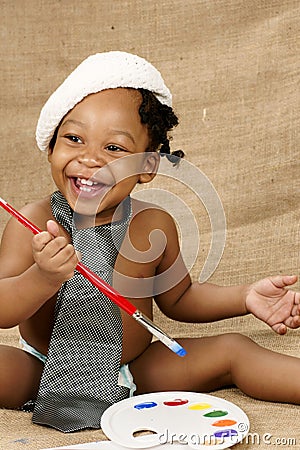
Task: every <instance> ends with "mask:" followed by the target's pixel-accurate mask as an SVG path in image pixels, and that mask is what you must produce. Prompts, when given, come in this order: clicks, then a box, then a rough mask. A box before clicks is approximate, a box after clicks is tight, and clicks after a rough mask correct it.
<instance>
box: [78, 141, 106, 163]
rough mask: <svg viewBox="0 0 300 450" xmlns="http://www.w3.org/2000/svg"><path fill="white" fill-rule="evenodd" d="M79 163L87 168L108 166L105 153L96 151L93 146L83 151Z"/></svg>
mask: <svg viewBox="0 0 300 450" xmlns="http://www.w3.org/2000/svg"><path fill="white" fill-rule="evenodd" d="M78 161H79V163H80V164H84V165H85V166H87V167H102V166H103V165H105V164H106V161H105V156H104V152H102V151H100V150H99V149H94V148H93V147H92V146H89V147H85V148H84V149H82V151H81V152H80V154H79V156H78Z"/></svg>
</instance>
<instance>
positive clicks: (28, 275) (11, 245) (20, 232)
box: [0, 219, 77, 328]
mask: <svg viewBox="0 0 300 450" xmlns="http://www.w3.org/2000/svg"><path fill="white" fill-rule="evenodd" d="M47 229H48V230H47V231H46V232H43V233H40V234H39V235H37V236H34V237H33V236H32V234H31V233H30V231H28V230H26V229H24V228H23V227H22V226H21V225H20V224H18V223H17V222H16V221H15V220H13V219H12V220H10V221H9V222H8V224H7V226H6V229H5V231H4V234H3V239H2V244H1V251H0V311H1V313H0V327H2V328H8V327H12V326H15V325H17V324H19V323H21V322H23V321H24V320H26V319H28V318H29V317H31V316H32V315H33V314H34V313H35V312H36V311H38V310H39V309H40V308H41V307H42V306H43V304H44V303H45V302H46V301H47V300H49V299H50V298H51V297H52V296H53V295H55V294H56V292H57V291H58V290H59V288H60V286H61V284H62V282H63V281H65V280H66V279H68V278H70V277H71V276H72V275H73V270H74V267H75V266H76V264H77V257H76V254H75V252H74V248H73V246H71V245H70V244H68V242H67V240H66V238H65V237H62V236H59V230H58V226H57V224H56V223H55V222H54V221H49V222H48V224H47ZM74 264H75V265H74Z"/></svg>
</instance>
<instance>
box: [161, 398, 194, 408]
mask: <svg viewBox="0 0 300 450" xmlns="http://www.w3.org/2000/svg"><path fill="white" fill-rule="evenodd" d="M188 402H189V401H188V400H182V399H181V398H175V399H174V400H170V401H168V402H164V405H166V406H180V405H185V404H186V403H188Z"/></svg>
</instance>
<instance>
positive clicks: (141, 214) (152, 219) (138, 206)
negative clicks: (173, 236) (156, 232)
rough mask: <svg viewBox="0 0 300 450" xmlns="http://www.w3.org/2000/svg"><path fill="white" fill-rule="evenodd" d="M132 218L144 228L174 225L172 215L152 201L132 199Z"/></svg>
mask: <svg viewBox="0 0 300 450" xmlns="http://www.w3.org/2000/svg"><path fill="white" fill-rule="evenodd" d="M132 213H133V219H134V220H135V221H137V222H139V224H143V226H144V227H146V228H151V227H153V228H155V229H157V228H165V227H169V226H175V223H174V219H173V217H172V216H171V215H170V214H169V213H168V212H167V211H166V210H165V209H163V208H162V207H160V206H158V205H155V204H154V203H149V202H144V201H141V200H137V199H132Z"/></svg>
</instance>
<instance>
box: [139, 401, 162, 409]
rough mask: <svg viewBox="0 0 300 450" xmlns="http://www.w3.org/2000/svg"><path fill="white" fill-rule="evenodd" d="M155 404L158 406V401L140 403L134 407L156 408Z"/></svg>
mask: <svg viewBox="0 0 300 450" xmlns="http://www.w3.org/2000/svg"><path fill="white" fill-rule="evenodd" d="M155 406H157V403H155V402H144V403H138V404H137V405H134V408H136V409H148V408H154V407H155Z"/></svg>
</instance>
